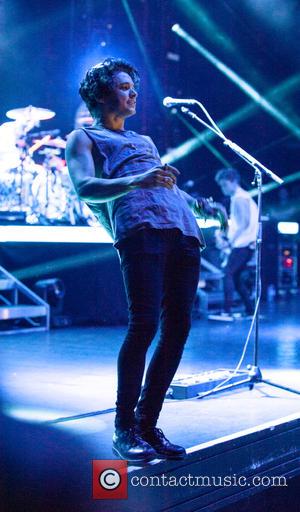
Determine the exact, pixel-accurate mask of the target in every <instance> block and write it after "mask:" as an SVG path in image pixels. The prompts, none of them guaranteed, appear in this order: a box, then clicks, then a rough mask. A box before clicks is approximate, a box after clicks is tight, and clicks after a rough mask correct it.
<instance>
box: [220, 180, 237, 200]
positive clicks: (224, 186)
mask: <svg viewBox="0 0 300 512" xmlns="http://www.w3.org/2000/svg"><path fill="white" fill-rule="evenodd" d="M218 183H219V185H220V188H221V190H222V192H223V194H224V196H233V194H234V193H235V191H236V188H237V185H238V184H237V182H236V181H230V180H220V181H219V182H218Z"/></svg>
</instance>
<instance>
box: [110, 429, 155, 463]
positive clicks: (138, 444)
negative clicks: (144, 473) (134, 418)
mask: <svg viewBox="0 0 300 512" xmlns="http://www.w3.org/2000/svg"><path fill="white" fill-rule="evenodd" d="M113 452H114V453H115V454H116V455H117V456H118V457H120V458H121V459H125V460H128V461H131V462H141V461H149V460H152V459H157V453H156V452H155V450H154V449H153V448H152V447H151V446H150V445H149V444H148V443H147V442H146V441H144V440H143V439H142V438H141V437H140V436H139V435H138V433H137V432H136V431H135V429H134V428H128V429H126V430H119V429H117V430H116V431H115V433H114V435H113Z"/></svg>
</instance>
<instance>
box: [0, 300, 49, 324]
mask: <svg viewBox="0 0 300 512" xmlns="http://www.w3.org/2000/svg"><path fill="white" fill-rule="evenodd" d="M46 315H47V308H46V307H45V306H43V305H38V306H36V305H31V304H30V305H27V304H18V305H17V306H0V320H15V319H17V318H34V317H38V316H46Z"/></svg>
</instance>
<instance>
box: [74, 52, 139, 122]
mask: <svg viewBox="0 0 300 512" xmlns="http://www.w3.org/2000/svg"><path fill="white" fill-rule="evenodd" d="M119 71H124V72H125V73H128V75H129V76H130V78H131V79H132V81H133V83H134V86H135V88H138V86H139V83H140V76H139V73H138V71H137V70H136V69H135V67H133V66H132V65H131V64H130V63H129V62H127V61H126V60H124V59H117V58H114V57H109V58H107V59H105V60H103V61H102V62H99V63H98V64H96V65H95V66H93V67H92V68H91V69H89V70H88V71H87V73H86V75H85V77H84V79H83V80H82V81H81V82H80V88H79V94H80V96H81V97H82V99H83V101H84V102H85V104H86V106H87V108H88V109H89V111H90V113H91V114H92V115H94V114H99V113H100V114H101V103H99V102H98V101H97V99H99V98H101V97H105V96H108V95H109V94H110V93H111V91H112V85H113V75H114V74H115V73H118V72H119Z"/></svg>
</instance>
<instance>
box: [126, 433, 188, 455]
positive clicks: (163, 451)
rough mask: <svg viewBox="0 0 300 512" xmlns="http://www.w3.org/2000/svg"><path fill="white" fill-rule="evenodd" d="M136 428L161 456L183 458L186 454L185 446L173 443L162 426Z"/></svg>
mask: <svg viewBox="0 0 300 512" xmlns="http://www.w3.org/2000/svg"><path fill="white" fill-rule="evenodd" d="M136 430H137V432H138V435H139V436H140V437H141V438H142V439H143V441H146V442H147V443H148V444H149V445H150V446H152V448H153V449H154V450H155V451H156V453H157V454H158V455H159V458H166V459H183V458H184V457H185V456H186V451H185V449H184V448H183V446H179V445H177V444H173V443H171V442H170V441H169V440H168V439H167V438H166V437H165V435H164V433H163V431H162V430H161V429H160V428H157V427H147V428H144V429H143V428H141V427H137V429H136Z"/></svg>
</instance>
